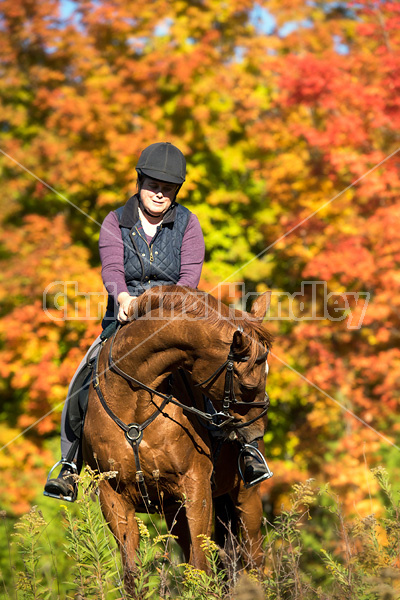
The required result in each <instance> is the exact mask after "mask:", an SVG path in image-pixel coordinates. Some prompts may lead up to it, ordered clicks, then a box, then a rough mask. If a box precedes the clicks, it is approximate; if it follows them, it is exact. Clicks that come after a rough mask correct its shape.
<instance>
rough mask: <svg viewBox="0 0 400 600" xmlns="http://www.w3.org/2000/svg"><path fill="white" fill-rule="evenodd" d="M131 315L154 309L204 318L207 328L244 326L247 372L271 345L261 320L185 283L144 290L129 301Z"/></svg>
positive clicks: (176, 315)
mask: <svg viewBox="0 0 400 600" xmlns="http://www.w3.org/2000/svg"><path fill="white" fill-rule="evenodd" d="M131 306H132V309H131V311H130V315H131V316H133V314H134V316H135V317H136V318H140V317H143V316H145V315H147V314H148V313H149V312H151V311H153V310H157V309H160V311H161V310H165V311H168V312H172V313H173V315H174V317H179V315H184V316H185V318H189V319H190V318H193V319H195V318H196V319H204V321H205V322H206V323H207V325H209V326H210V327H216V328H218V329H219V330H220V331H221V330H222V332H223V331H224V330H226V332H227V334H228V332H229V330H231V328H232V326H233V327H235V328H236V329H238V328H239V327H241V328H242V329H243V333H244V337H245V339H247V340H248V341H249V344H248V346H247V347H246V349H245V352H244V354H246V355H247V356H249V360H248V362H247V363H246V369H245V370H246V371H249V370H250V369H251V368H252V367H253V365H254V363H255V360H256V359H257V357H258V356H259V355H260V354H262V353H263V352H264V351H265V349H266V348H271V346H272V342H273V336H272V334H271V333H270V332H269V331H268V330H267V329H266V327H265V325H264V324H263V322H262V320H258V319H255V318H254V317H252V316H251V314H250V313H247V312H244V311H241V310H238V309H233V308H230V307H229V306H227V305H226V304H223V303H222V302H221V301H220V300H217V299H216V298H214V296H212V295H211V294H208V293H207V292H203V291H200V290H196V289H193V288H190V287H187V286H178V285H168V286H157V287H152V288H150V289H149V290H147V291H146V292H145V293H144V294H142V295H141V296H139V297H138V298H137V300H136V302H135V303H132V305H131Z"/></svg>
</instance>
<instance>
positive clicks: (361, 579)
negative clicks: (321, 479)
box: [0, 468, 400, 600]
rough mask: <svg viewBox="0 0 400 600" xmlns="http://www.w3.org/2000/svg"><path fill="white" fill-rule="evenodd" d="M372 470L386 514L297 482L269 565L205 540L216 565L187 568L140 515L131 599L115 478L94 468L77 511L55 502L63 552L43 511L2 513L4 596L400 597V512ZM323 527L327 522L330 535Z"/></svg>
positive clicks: (110, 599)
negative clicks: (15, 515) (112, 512)
mask: <svg viewBox="0 0 400 600" xmlns="http://www.w3.org/2000/svg"><path fill="white" fill-rule="evenodd" d="M373 472H374V475H375V477H376V478H377V480H378V481H379V483H380V486H381V489H382V494H383V496H384V500H385V504H386V508H385V514H384V515H383V516H381V517H380V518H377V517H376V516H374V515H370V516H369V517H367V518H365V519H362V518H356V519H352V520H348V519H346V518H345V517H344V515H343V513H342V511H341V508H340V502H339V500H338V498H336V497H335V496H334V495H333V494H332V493H331V492H330V490H329V488H328V487H325V488H324V489H320V488H318V487H317V486H316V484H315V483H314V482H313V481H308V482H306V483H304V484H301V485H297V486H294V488H293V493H292V496H291V504H290V508H289V509H287V510H285V511H283V512H282V513H281V514H280V515H279V516H278V517H276V518H275V520H274V521H273V523H269V522H265V523H264V525H265V530H264V554H265V565H264V567H263V568H262V569H254V568H251V565H250V564H248V565H247V566H246V557H245V553H244V562H243V563H242V564H239V563H238V562H237V561H236V560H235V559H233V558H230V555H228V554H227V553H226V552H224V551H221V549H220V548H218V547H217V546H216V544H215V543H214V542H213V541H211V540H210V539H208V538H207V537H205V536H202V547H203V550H204V552H205V554H206V556H207V561H208V565H209V569H208V571H207V572H205V571H201V570H199V569H195V568H194V567H192V566H190V565H188V564H186V563H182V562H181V560H182V559H181V557H180V554H179V552H178V551H177V550H176V545H175V542H174V540H173V537H174V536H171V535H170V534H169V533H168V532H167V531H166V529H165V524H162V521H161V520H155V519H150V518H147V517H146V522H145V520H142V519H139V518H138V525H139V530H140V546H139V549H138V552H137V555H136V559H135V560H136V565H137V572H136V575H135V579H134V590H133V594H132V595H128V594H127V592H126V591H125V590H124V587H123V573H122V566H121V562H120V557H119V552H118V550H117V548H116V544H115V542H114V540H113V538H112V536H111V534H110V532H109V530H108V527H107V525H106V523H105V522H104V520H103V517H102V515H101V511H100V509H99V505H98V502H97V488H98V484H99V481H100V480H101V479H102V478H103V477H107V476H108V475H107V474H105V475H104V474H103V475H99V474H96V473H94V472H92V471H90V470H89V469H87V470H86V471H85V473H84V474H83V476H82V477H81V478H80V499H79V500H78V501H77V503H76V505H75V506H71V505H70V506H67V505H63V504H59V505H58V518H59V526H60V528H61V529H62V534H63V548H62V550H60V547H57V543H58V542H57V543H55V542H54V540H52V538H51V536H50V535H49V533H48V523H47V522H46V520H45V519H44V517H43V515H42V513H41V511H40V510H39V509H38V508H37V507H35V506H34V507H32V509H31V511H30V512H29V513H28V514H26V515H25V516H23V517H22V518H21V519H20V520H19V521H18V522H17V523H16V524H14V526H13V527H12V528H11V527H10V523H9V520H8V519H7V517H6V515H5V514H4V513H0V517H1V520H2V523H1V525H2V531H3V533H4V535H5V539H6V540H7V544H6V546H5V548H6V550H5V556H3V557H2V563H1V564H2V565H3V569H2V571H1V572H0V598H4V599H7V600H9V599H13V600H31V599H34V600H39V599H40V600H42V599H43V600H48V599H53V598H59V599H62V600H83V599H84V600H92V599H95V600H105V599H107V600H117V599H121V600H122V599H124V600H130V599H131V598H134V599H135V600H147V599H154V600H156V599H165V600H166V599H167V598H179V599H180V600H206V599H207V600H208V599H209V598H214V599H223V600H228V599H229V600H262V599H265V598H266V599H267V600H314V599H319V600H349V599H355V600H377V599H381V600H395V599H398V598H400V506H399V502H398V500H397V499H396V498H395V497H394V494H393V492H392V489H391V486H390V483H389V481H388V477H387V473H386V471H385V470H384V469H382V468H379V469H375V470H374V471H373ZM322 517H323V518H322ZM321 523H324V524H325V526H326V524H327V523H328V524H329V528H330V535H329V536H327V535H326V531H324V528H321ZM318 544H319V546H318ZM235 546H236V550H238V548H239V549H240V546H241V544H240V540H235ZM310 548H311V549H312V550H310ZM315 548H317V549H315ZM242 550H244V548H242ZM5 561H6V563H5ZM66 561H67V567H66ZM5 564H7V569H5V568H4V565H5ZM221 564H223V565H224V569H221Z"/></svg>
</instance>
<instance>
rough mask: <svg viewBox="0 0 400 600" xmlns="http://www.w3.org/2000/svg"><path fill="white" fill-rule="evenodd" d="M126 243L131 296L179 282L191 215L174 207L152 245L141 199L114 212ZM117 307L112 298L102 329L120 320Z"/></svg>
mask: <svg viewBox="0 0 400 600" xmlns="http://www.w3.org/2000/svg"><path fill="white" fill-rule="evenodd" d="M115 213H116V215H117V217H118V221H119V226H120V229H121V236H122V241H123V243H124V270H125V281H126V285H127V287H128V290H129V293H130V294H131V295H132V296H140V294H143V292H145V291H146V290H148V289H149V288H151V287H153V286H155V285H173V284H175V283H177V281H178V280H179V275H180V270H181V248H182V241H183V236H184V234H185V230H186V227H187V224H188V222H189V218H190V214H191V213H190V211H189V210H188V209H187V208H185V207H184V206H182V205H181V204H174V206H173V208H171V209H170V210H169V211H168V213H167V214H166V216H165V217H164V219H163V221H162V223H161V224H160V225H159V226H158V227H157V231H156V234H155V235H154V237H153V239H152V240H151V242H150V244H149V243H148V242H147V239H146V235H145V233H144V231H143V228H142V225H141V222H140V218H139V211H138V196H137V195H135V196H132V197H131V198H130V199H129V200H128V202H127V203H126V204H125V206H121V207H120V208H117V210H116V211H115ZM117 315H118V307H117V305H116V303H115V302H114V299H113V297H112V296H110V295H109V297H108V303H107V312H106V314H105V316H104V319H103V322H102V326H103V329H104V327H106V326H107V325H109V324H110V323H111V322H112V321H114V320H115V319H116V318H117Z"/></svg>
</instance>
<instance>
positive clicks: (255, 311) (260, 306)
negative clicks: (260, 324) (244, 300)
mask: <svg viewBox="0 0 400 600" xmlns="http://www.w3.org/2000/svg"><path fill="white" fill-rule="evenodd" d="M270 303H271V292H270V291H268V292H264V294H261V296H258V298H257V299H256V301H255V302H254V303H253V306H252V307H251V311H250V314H251V316H252V317H254V318H255V319H259V320H262V319H263V318H264V317H265V315H266V314H267V311H268V309H269V305H270Z"/></svg>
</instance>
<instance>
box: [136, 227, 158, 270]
mask: <svg viewBox="0 0 400 600" xmlns="http://www.w3.org/2000/svg"><path fill="white" fill-rule="evenodd" d="M135 229H136V231H137V234H138V236H139V237H141V238H142V240H143V241H144V242H146V244H147V247H148V249H149V254H150V262H154V256H153V244H151V246H150V244H149V242H148V241H147V240H146V238H144V237H143V236H142V235H140V231H139V229H138V228H137V227H135Z"/></svg>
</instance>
